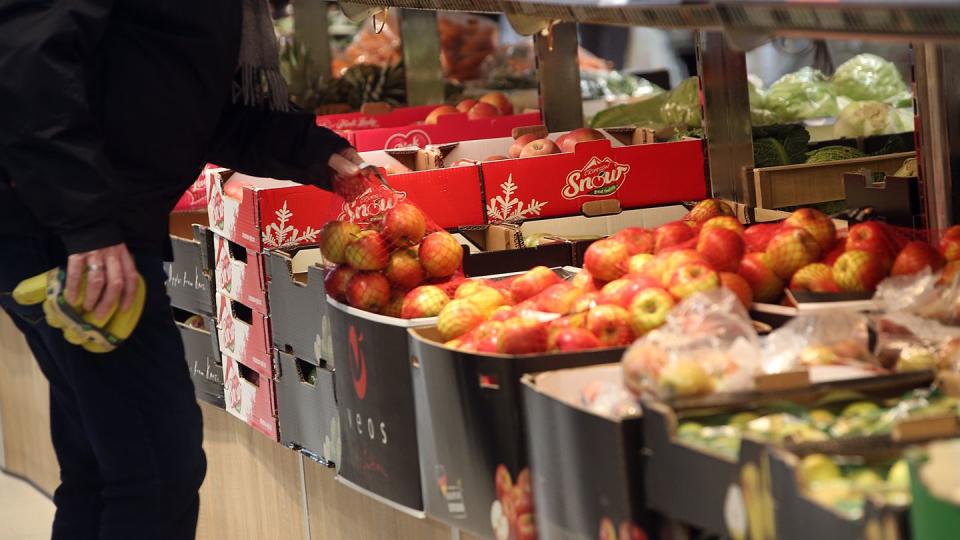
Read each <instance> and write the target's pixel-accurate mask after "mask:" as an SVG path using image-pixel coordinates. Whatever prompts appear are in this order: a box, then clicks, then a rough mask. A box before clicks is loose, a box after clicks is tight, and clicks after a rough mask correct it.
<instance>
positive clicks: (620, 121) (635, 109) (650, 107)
mask: <svg viewBox="0 0 960 540" xmlns="http://www.w3.org/2000/svg"><path fill="white" fill-rule="evenodd" d="M666 96H667V95H666V94H658V95H655V96H653V97H651V98H648V99H645V100H643V101H638V102H636V103H626V104H624V105H615V106H613V107H610V108H608V109H604V110H602V111H600V112H598V113H597V114H596V116H594V117H593V120H592V121H591V122H590V127H594V128H605V127H618V126H629V125H637V126H641V127H652V128H657V127H660V126H662V125H663V121H662V120H661V119H660V107H661V105H663V102H664V101H666V99H667V97H666Z"/></svg>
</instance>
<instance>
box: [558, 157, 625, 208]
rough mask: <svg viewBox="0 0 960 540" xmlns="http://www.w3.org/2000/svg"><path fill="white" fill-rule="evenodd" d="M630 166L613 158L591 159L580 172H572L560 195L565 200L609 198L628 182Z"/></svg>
mask: <svg viewBox="0 0 960 540" xmlns="http://www.w3.org/2000/svg"><path fill="white" fill-rule="evenodd" d="M629 172H630V166H629V165H625V164H623V163H617V162H616V161H614V160H613V159H611V158H608V157H606V158H603V159H598V158H597V157H592V158H590V161H588V162H587V164H586V165H585V166H584V167H583V168H582V169H580V170H579V171H571V172H570V174H568V175H567V178H566V183H565V185H564V187H563V190H561V191H560V194H561V195H563V198H564V199H567V200H572V199H578V198H580V197H607V196H609V195H612V194H614V193H616V192H617V190H618V189H620V186H622V185H623V184H624V182H626V181H627V173H629Z"/></svg>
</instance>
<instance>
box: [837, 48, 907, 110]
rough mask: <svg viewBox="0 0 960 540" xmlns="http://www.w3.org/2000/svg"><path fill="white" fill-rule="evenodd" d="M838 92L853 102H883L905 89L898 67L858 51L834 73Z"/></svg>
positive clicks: (901, 93)
mask: <svg viewBox="0 0 960 540" xmlns="http://www.w3.org/2000/svg"><path fill="white" fill-rule="evenodd" d="M833 87H834V89H835V90H836V92H837V94H839V95H841V96H847V97H849V98H850V99H853V100H855V101H886V100H888V99H892V98H894V99H900V100H902V97H897V96H898V94H899V95H901V96H902V95H903V93H904V92H907V85H906V84H904V82H903V79H902V78H901V77H900V72H899V71H897V66H895V65H893V63H892V62H888V61H886V60H884V59H883V58H880V57H879V56H877V55H875V54H866V53H865V54H858V55H857V56H854V57H853V58H851V59H850V60H847V61H846V62H844V63H843V64H841V65H840V67H838V68H837V71H836V73H834V74H833Z"/></svg>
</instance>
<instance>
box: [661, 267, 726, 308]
mask: <svg viewBox="0 0 960 540" xmlns="http://www.w3.org/2000/svg"><path fill="white" fill-rule="evenodd" d="M719 286H720V276H718V275H717V273H716V272H714V271H713V269H711V268H710V267H709V266H707V265H704V264H687V265H684V266H681V267H680V268H678V269H677V270H676V271H675V272H674V273H673V275H672V276H671V277H670V294H672V295H673V296H675V297H676V298H679V299H681V300H683V299H686V298H689V297H691V296H693V295H694V294H696V293H698V292H704V291H710V290H713V289H716V288H717V287H719Z"/></svg>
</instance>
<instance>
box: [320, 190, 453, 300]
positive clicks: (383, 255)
mask: <svg viewBox="0 0 960 540" xmlns="http://www.w3.org/2000/svg"><path fill="white" fill-rule="evenodd" d="M320 252H321V253H322V254H323V257H324V258H325V259H326V260H327V261H329V262H331V263H334V264H336V265H337V266H336V267H335V268H334V269H333V270H332V271H331V272H330V273H329V274H328V275H327V278H326V280H325V282H324V285H325V287H326V292H327V294H329V295H330V296H332V297H333V298H335V299H337V300H339V301H346V302H347V303H348V304H349V305H351V306H353V307H355V308H358V309H362V310H365V311H370V312H373V313H379V314H381V315H386V316H389V317H401V316H405V317H407V318H415V317H420V316H428V317H429V316H433V315H436V313H433V314H432V315H429V314H427V315H424V314H422V313H425V312H426V311H436V312H438V311H439V308H440V307H443V305H445V304H446V303H447V302H448V301H449V296H448V295H447V293H446V292H445V289H443V288H441V287H439V286H437V285H424V284H426V283H434V284H441V285H442V284H444V283H446V282H448V281H449V280H450V278H451V277H452V276H454V275H455V274H457V273H458V272H459V271H460V268H461V266H462V263H463V248H462V247H461V246H460V243H459V242H457V239H456V238H454V237H453V235H451V234H450V233H448V232H446V231H443V230H437V231H435V232H430V233H429V234H428V233H427V220H426V218H425V217H424V215H423V213H422V212H421V211H420V210H419V209H418V208H417V207H416V206H414V205H412V204H409V203H399V204H397V205H396V206H395V207H393V208H391V209H390V210H388V211H387V212H386V213H385V214H384V215H383V217H382V219H378V220H376V221H374V222H372V223H371V224H370V225H369V226H367V227H365V228H364V227H361V226H360V225H358V224H356V223H352V222H349V221H331V222H329V223H327V224H326V225H325V226H324V227H323V230H322V231H321V233H320ZM423 291H426V292H425V293H424V292H423ZM437 291H439V294H433V295H432V296H431V293H436V292H437ZM437 305H439V307H437Z"/></svg>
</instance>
